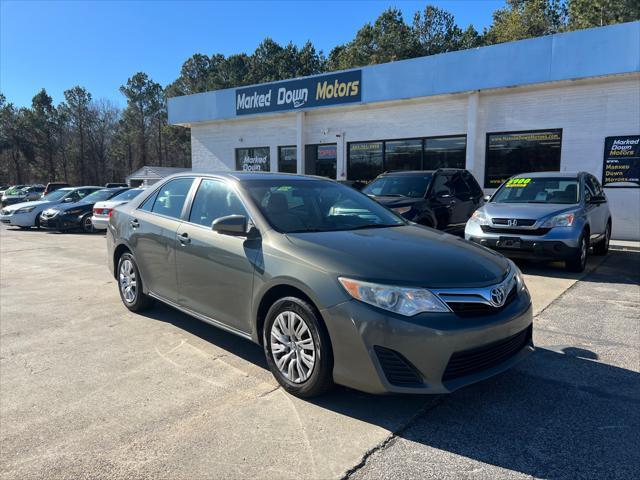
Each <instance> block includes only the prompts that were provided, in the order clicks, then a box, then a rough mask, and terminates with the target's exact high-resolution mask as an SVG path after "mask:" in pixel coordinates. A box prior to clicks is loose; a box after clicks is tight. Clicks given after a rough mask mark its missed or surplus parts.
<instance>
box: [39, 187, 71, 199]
mask: <svg viewBox="0 0 640 480" xmlns="http://www.w3.org/2000/svg"><path fill="white" fill-rule="evenodd" d="M70 191H71V190H56V191H54V192H51V193H48V194H46V195H45V196H44V197H42V200H46V201H48V202H52V201H55V200H60V199H61V198H62V197H64V196H65V195H66V194H67V193H69V192H70Z"/></svg>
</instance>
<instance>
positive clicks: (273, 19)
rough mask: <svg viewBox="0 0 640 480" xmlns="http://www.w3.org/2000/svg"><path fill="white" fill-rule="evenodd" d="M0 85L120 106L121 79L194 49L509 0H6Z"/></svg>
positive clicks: (320, 38) (163, 67) (177, 60)
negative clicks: (70, 91) (74, 91)
mask: <svg viewBox="0 0 640 480" xmlns="http://www.w3.org/2000/svg"><path fill="white" fill-rule="evenodd" d="M0 2H1V3H0V91H2V92H3V93H4V94H5V95H6V96H7V99H8V100H9V101H10V102H13V103H14V104H16V105H18V106H27V105H30V104H31V98H32V97H33V96H34V95H35V94H36V93H37V91H38V90H39V89H40V88H42V87H44V88H46V89H47V91H48V92H49V94H50V95H52V96H53V98H54V101H55V102H56V103H57V102H59V101H61V100H62V99H63V91H64V90H65V89H67V88H70V87H72V86H74V85H82V86H84V87H86V88H87V89H88V90H89V91H90V92H91V93H92V94H93V96H94V98H106V99H109V100H111V101H113V102H114V103H116V104H117V105H120V106H124V103H125V102H124V100H123V98H122V96H121V94H120V93H119V92H118V87H119V86H120V85H122V84H123V83H125V82H126V80H127V78H128V77H130V76H131V75H133V74H134V73H136V72H138V71H144V72H146V73H147V74H149V75H150V76H151V78H153V79H154V80H155V81H157V82H159V83H161V84H162V85H166V84H168V83H170V82H171V81H173V80H174V79H175V78H176V77H177V76H178V74H179V72H180V66H181V65H182V63H183V62H184V61H185V60H186V59H187V58H188V57H190V56H191V55H192V54H194V53H205V54H209V55H210V54H212V53H216V52H220V53H223V54H225V55H229V54H232V53H238V52H247V53H251V52H253V50H254V49H255V47H256V46H257V45H258V43H260V41H261V40H262V39H263V38H264V37H266V36H270V37H272V38H273V39H274V40H276V41H277V42H280V43H287V42H289V41H292V42H294V43H295V44H298V45H301V44H303V43H304V42H305V41H306V40H311V41H312V42H313V44H314V45H315V46H316V48H317V49H322V50H323V51H324V52H325V53H328V52H329V50H331V48H332V47H333V46H335V45H337V44H339V43H344V42H346V41H348V40H350V39H351V38H353V36H354V35H355V33H356V31H357V30H358V28H360V27H361V26H362V25H363V24H365V23H366V22H369V21H373V20H375V18H376V17H377V16H378V15H379V14H380V12H382V11H383V10H384V9H386V8H388V7H389V6H396V7H398V8H400V9H401V10H402V12H403V14H404V17H405V20H407V19H411V17H412V16H413V13H414V12H415V11H417V10H421V9H423V8H424V6H425V5H426V4H427V3H431V4H435V5H438V6H440V7H443V8H445V9H446V10H448V11H450V12H451V13H453V14H454V15H455V17H456V21H457V23H458V24H459V25H461V26H466V25H468V24H469V23H473V24H474V26H475V27H476V28H477V29H478V30H482V28H483V27H485V26H487V25H489V24H490V23H491V14H492V12H493V10H495V9H496V8H499V7H500V6H502V5H503V4H504V1H503V0H495V1H494V0H448V1H433V0H432V1H429V2H427V1H422V2H416V1H395V2H393V1H333V2H312V1H298V2H295V1H290V2H275V1H274V2H243V1H236V2H228V1H219V2H216V1H139V2H125V1H109V0H103V1H97V2H89V1H84V2H83V1H47V2H39V1H13V0H0Z"/></svg>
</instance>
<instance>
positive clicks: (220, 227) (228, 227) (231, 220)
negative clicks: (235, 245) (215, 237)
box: [211, 215, 247, 236]
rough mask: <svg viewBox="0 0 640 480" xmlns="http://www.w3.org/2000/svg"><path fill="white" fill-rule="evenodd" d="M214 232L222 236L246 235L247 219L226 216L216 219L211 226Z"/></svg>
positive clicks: (239, 216) (238, 216) (240, 216)
mask: <svg viewBox="0 0 640 480" xmlns="http://www.w3.org/2000/svg"><path fill="white" fill-rule="evenodd" d="M211 229H212V230H213V231H214V232H218V233H221V234H223V235H234V236H244V235H247V217H245V216H244V215H227V216H226V217H220V218H216V219H215V220H214V221H213V223H212V224H211Z"/></svg>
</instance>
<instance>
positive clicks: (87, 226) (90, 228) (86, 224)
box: [81, 213, 95, 233]
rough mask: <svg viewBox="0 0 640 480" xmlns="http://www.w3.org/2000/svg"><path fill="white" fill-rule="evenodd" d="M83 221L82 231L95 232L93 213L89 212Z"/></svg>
mask: <svg viewBox="0 0 640 480" xmlns="http://www.w3.org/2000/svg"><path fill="white" fill-rule="evenodd" d="M81 223H82V231H83V232H84V233H93V232H95V229H94V228H93V223H91V214H90V213H87V214H86V215H85V216H84V217H82V220H81Z"/></svg>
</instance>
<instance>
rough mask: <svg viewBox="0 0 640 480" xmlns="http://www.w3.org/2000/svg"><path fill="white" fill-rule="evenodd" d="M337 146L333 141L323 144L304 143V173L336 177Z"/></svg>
mask: <svg viewBox="0 0 640 480" xmlns="http://www.w3.org/2000/svg"><path fill="white" fill-rule="evenodd" d="M337 160H338V155H337V146H336V144H335V143H329V144H325V145H306V147H305V173H306V174H307V175H319V176H321V177H327V178H333V179H335V178H336V173H337Z"/></svg>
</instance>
